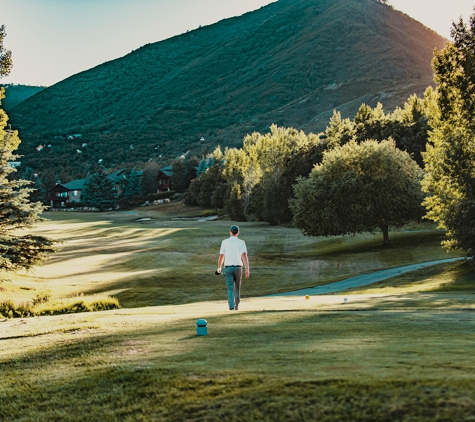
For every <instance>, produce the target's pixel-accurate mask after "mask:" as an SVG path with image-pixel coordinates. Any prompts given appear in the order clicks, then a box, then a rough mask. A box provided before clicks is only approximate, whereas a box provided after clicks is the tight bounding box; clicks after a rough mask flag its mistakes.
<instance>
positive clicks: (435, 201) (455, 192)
mask: <svg viewBox="0 0 475 422" xmlns="http://www.w3.org/2000/svg"><path fill="white" fill-rule="evenodd" d="M452 38H453V42H449V43H447V44H446V47H445V48H444V49H443V50H442V51H436V52H435V56H434V60H433V62H432V66H433V68H434V71H435V81H436V82H437V84H438V87H437V106H438V107H437V108H436V109H435V110H433V112H432V115H431V121H430V123H431V126H432V131H431V133H430V137H429V140H430V143H429V145H428V147H427V152H426V153H425V154H423V158H424V162H425V164H426V176H425V178H424V181H423V187H424V190H425V191H426V192H427V193H429V195H428V197H427V199H426V200H425V203H424V205H425V206H426V208H427V210H428V213H427V218H430V219H431V220H433V221H436V222H437V223H439V226H440V227H442V228H445V229H447V230H448V232H447V240H446V241H445V242H443V246H444V247H446V248H447V249H449V250H453V249H460V250H462V251H463V252H464V253H465V255H466V256H467V257H471V258H473V257H474V256H475V117H474V115H475V48H474V47H475V14H474V15H472V16H471V17H470V20H469V25H468V26H467V25H466V24H465V23H464V22H463V20H462V19H460V21H459V22H458V23H456V24H454V25H453V28H452Z"/></svg>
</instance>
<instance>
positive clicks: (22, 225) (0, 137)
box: [0, 26, 56, 271]
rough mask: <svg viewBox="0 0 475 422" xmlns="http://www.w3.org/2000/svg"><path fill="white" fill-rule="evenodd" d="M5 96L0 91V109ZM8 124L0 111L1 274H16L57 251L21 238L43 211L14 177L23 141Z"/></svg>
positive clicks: (0, 64) (48, 242) (1, 60)
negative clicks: (22, 231)
mask: <svg viewBox="0 0 475 422" xmlns="http://www.w3.org/2000/svg"><path fill="white" fill-rule="evenodd" d="M3 29H4V28H3V26H2V27H0V76H1V75H5V74H6V73H5V67H8V60H7V59H5V57H7V58H8V56H5V55H3V56H2V54H4V53H3V52H2V51H1V50H2V48H3V46H2V44H1V41H2V40H3V36H4V32H3ZM10 66H11V65H10ZM3 92H4V91H3V88H2V89H0V105H1V100H2V98H4V95H3ZM7 121H8V116H7V114H6V113H5V112H4V111H3V110H2V109H0V270H3V271H16V270H19V269H22V268H24V269H30V268H31V267H33V266H34V265H37V264H39V263H41V262H42V261H43V260H44V259H45V258H46V257H47V256H48V254H51V253H53V252H55V250H56V248H55V246H54V244H55V242H54V241H53V240H52V239H49V238H47V237H44V236H34V235H23V236H22V235H19V234H18V230H21V229H27V228H31V227H33V226H34V224H36V223H38V222H39V221H41V220H42V219H41V217H40V215H41V213H42V212H43V210H44V207H43V205H42V204H41V203H40V202H35V203H31V202H30V200H29V195H30V193H31V192H32V189H31V188H29V187H28V186H29V185H30V184H31V182H30V181H27V180H14V179H13V178H12V177H11V176H12V173H14V172H15V171H16V170H15V169H13V168H12V167H11V166H10V164H9V162H10V161H15V159H16V158H17V156H16V155H14V153H13V152H14V151H15V150H16V149H17V148H18V146H19V144H20V142H21V141H20V139H19V137H18V132H17V131H11V130H6V126H7Z"/></svg>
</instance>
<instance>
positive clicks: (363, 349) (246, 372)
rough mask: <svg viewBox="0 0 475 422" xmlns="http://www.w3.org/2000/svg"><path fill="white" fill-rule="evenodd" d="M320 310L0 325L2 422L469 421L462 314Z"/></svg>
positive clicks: (212, 311)
mask: <svg viewBox="0 0 475 422" xmlns="http://www.w3.org/2000/svg"><path fill="white" fill-rule="evenodd" d="M416 298H417V295H414V297H413V299H416ZM340 299H341V297H340ZM418 299H419V300H420V301H424V300H427V298H424V297H422V296H419V297H418ZM444 299H446V297H445V296H440V297H439V299H438V300H444ZM453 299H454V298H453V297H452V300H453ZM325 300H326V301H323V299H321V300H320V299H318V300H317V299H316V298H312V300H310V301H305V299H303V298H299V299H298V300H297V299H293V300H290V299H279V300H267V299H249V300H248V301H247V302H246V303H245V305H246V306H245V308H244V311H242V312H239V313H230V312H223V311H222V309H223V307H222V304H220V303H205V304H192V305H181V306H166V307H154V308H142V309H135V310H119V311H107V312H101V313H100V314H82V315H78V314H75V315H67V316H61V317H49V318H45V317H42V318H35V319H34V320H31V321H30V320H27V321H24V322H23V323H20V322H18V321H13V320H9V321H6V322H2V323H1V324H2V325H1V326H0V328H1V329H2V330H3V333H4V334H3V335H4V336H6V337H4V338H3V340H2V341H1V342H0V348H1V349H0V352H1V355H2V360H1V366H0V368H1V371H2V380H3V381H4V382H3V383H2V384H1V385H0V398H1V401H0V403H1V404H0V416H2V417H1V418H0V419H2V420H65V421H79V420H102V421H108V420H111V421H112V420H144V421H145V420H167V421H168V420H171V421H184V420H210V421H218V420H236V421H237V420H250V421H261V420H269V421H274V420H290V421H299V420H328V421H341V420H352V421H353V420H354V421H360V420H361V421H368V420H381V421H382V420H391V421H406V420H424V421H426V420H427V421H433V420H444V421H457V420H469V418H470V417H471V415H473V414H474V412H475V389H474V387H473V382H472V379H473V376H474V364H475V359H474V358H473V353H472V351H473V350H472V349H473V339H472V337H473V328H474V323H475V317H474V313H473V309H475V307H473V305H468V306H467V305H464V306H467V307H465V308H464V309H460V307H457V306H454V307H453V308H450V307H443V308H440V307H439V308H432V307H431V306H428V305H427V304H426V306H425V308H424V309H422V308H423V307H421V309H419V310H418V311H414V309H413V308H412V309H411V308H409V307H408V304H407V303H400V302H398V300H397V299H396V298H393V299H392V300H391V299H389V298H387V297H386V298H385V299H384V301H383V300H382V298H380V299H379V300H378V299H376V298H374V297H367V298H364V297H361V298H359V301H358V303H355V304H353V305H351V307H346V306H347V305H342V304H341V300H339V302H340V303H335V300H334V302H330V301H329V300H330V299H325ZM355 300H356V299H355ZM390 302H391V303H390ZM452 304H453V305H455V303H454V302H452ZM414 305H416V306H417V303H416V302H412V306H414ZM198 317H205V318H206V319H207V321H208V328H209V335H208V336H207V337H197V336H196V335H195V322H196V319H197V318H198ZM7 416H8V417H7Z"/></svg>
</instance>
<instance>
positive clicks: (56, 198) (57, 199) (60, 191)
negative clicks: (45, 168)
mask: <svg viewBox="0 0 475 422" xmlns="http://www.w3.org/2000/svg"><path fill="white" fill-rule="evenodd" d="M108 177H109V178H110V179H112V180H113V181H114V183H115V188H116V190H117V194H118V195H120V193H121V192H122V186H121V184H122V181H123V180H125V179H126V177H125V169H122V170H118V171H115V172H114V173H111V174H109V176H108ZM86 180H87V179H79V180H73V181H72V182H69V183H56V185H55V186H53V187H52V188H51V189H50V190H49V191H48V197H47V200H48V201H49V203H50V206H51V208H62V207H64V206H65V205H66V202H81V193H82V190H83V189H84V184H85V183H86Z"/></svg>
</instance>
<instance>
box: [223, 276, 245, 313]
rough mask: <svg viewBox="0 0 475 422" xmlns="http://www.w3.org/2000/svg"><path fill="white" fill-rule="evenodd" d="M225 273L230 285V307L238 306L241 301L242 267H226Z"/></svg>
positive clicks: (227, 282) (227, 283)
mask: <svg viewBox="0 0 475 422" xmlns="http://www.w3.org/2000/svg"><path fill="white" fill-rule="evenodd" d="M224 275H225V276H226V285H227V286H228V305H229V309H234V308H237V307H238V306H239V302H241V280H242V267H226V268H225V269H224Z"/></svg>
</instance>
